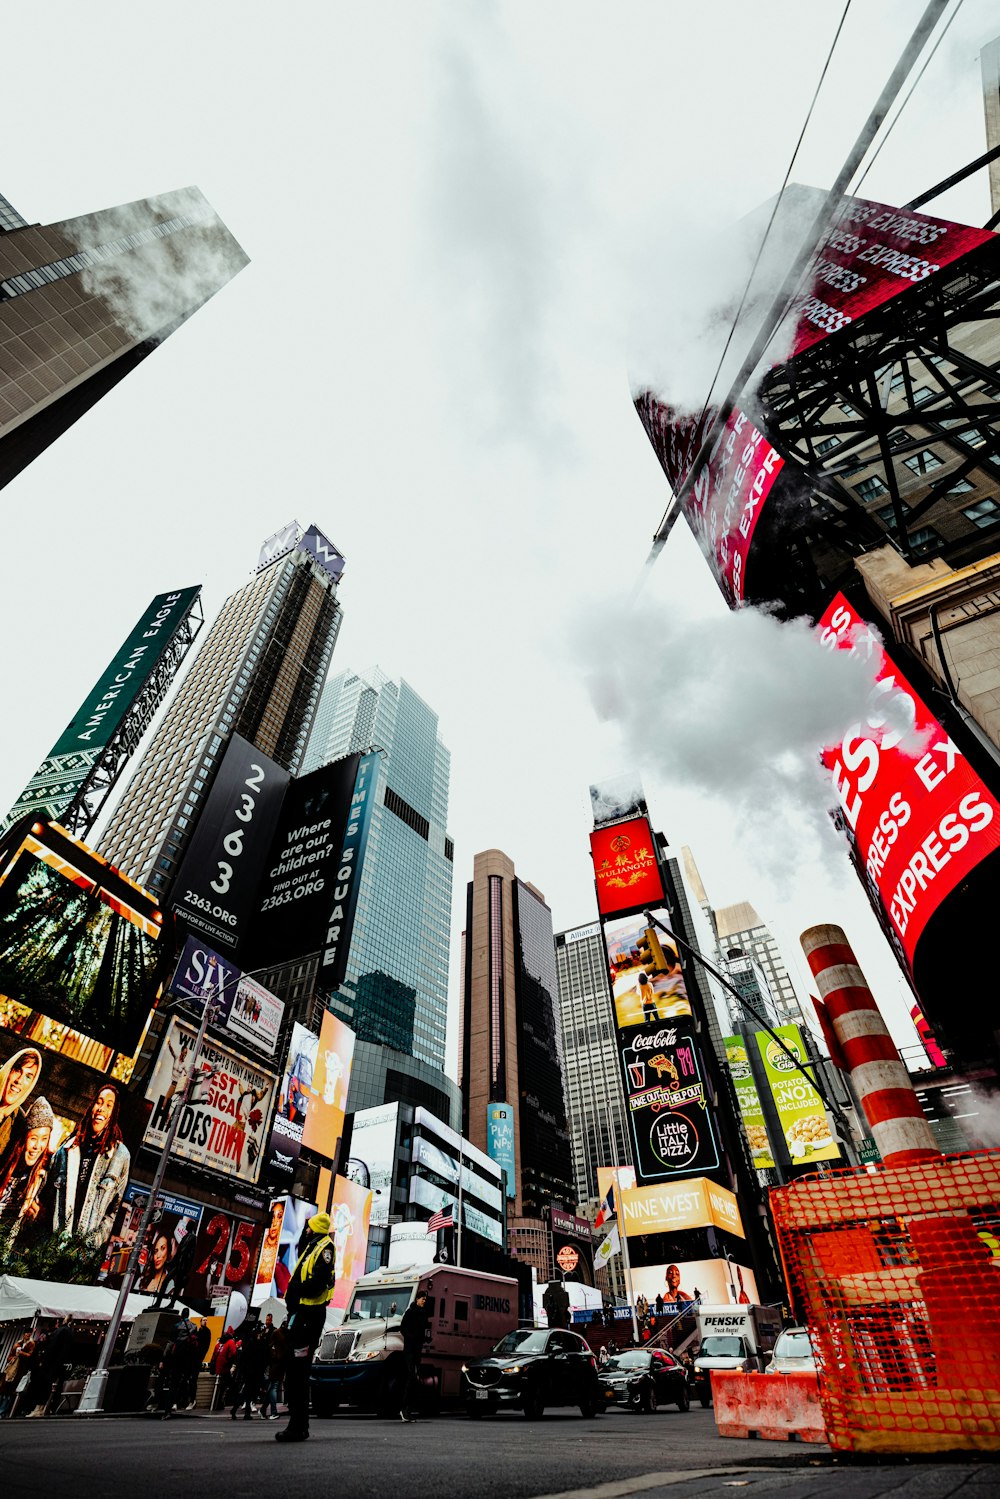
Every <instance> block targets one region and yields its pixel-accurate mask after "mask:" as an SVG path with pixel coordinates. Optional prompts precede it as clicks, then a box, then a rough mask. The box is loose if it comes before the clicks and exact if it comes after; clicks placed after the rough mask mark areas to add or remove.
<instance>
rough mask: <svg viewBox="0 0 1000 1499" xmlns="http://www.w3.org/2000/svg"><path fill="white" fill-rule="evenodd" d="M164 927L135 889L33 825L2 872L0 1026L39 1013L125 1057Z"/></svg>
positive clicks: (137, 1031) (72, 841) (143, 1016)
mask: <svg viewBox="0 0 1000 1499" xmlns="http://www.w3.org/2000/svg"><path fill="white" fill-rule="evenodd" d="M162 922H163V918H162V915H161V913H160V910H159V908H158V906H157V904H156V902H155V900H154V899H153V897H152V896H151V895H150V894H149V893H148V892H147V891H145V890H143V889H142V887H141V886H140V885H137V884H135V883H134V881H132V880H130V879H129V878H128V877H127V876H126V875H123V874H122V873H121V872H120V871H119V870H117V869H115V868H113V867H112V865H110V864H109V863H108V862H107V860H106V859H103V858H102V857H101V855H100V854H98V853H96V852H95V851H94V850H93V849H91V848H88V847H87V845H86V844H85V843H81V842H80V841H79V840H78V839H76V838H72V837H70V836H69V835H68V834H67V833H65V832H63V831H62V830H61V829H59V828H55V827H52V826H51V825H50V824H47V823H35V824H34V825H33V826H32V829H31V831H30V832H29V833H27V834H25V836H24V838H23V840H22V841H21V843H20V844H18V846H17V847H16V848H14V849H13V851H12V852H11V854H10V856H9V858H8V859H7V862H6V863H5V865H4V867H3V870H2V872H0V994H3V995H4V996H6V1003H5V1004H4V1005H3V1006H2V1009H0V1024H3V1025H12V1026H14V1027H15V1028H20V1026H21V1025H23V1024H24V1023H25V1021H26V1020H27V1018H28V1017H29V1015H30V1012H31V1011H37V1012H38V1013H39V1014H41V1015H45V1016H48V1017H49V1018H51V1019H52V1020H54V1021H59V1022H62V1023H63V1024H65V1025H68V1026H71V1027H72V1028H73V1029H74V1030H75V1031H78V1032H80V1033H82V1036H84V1037H88V1036H89V1037H92V1038H93V1039H94V1040H95V1041H99V1042H102V1043H103V1044H104V1045H106V1046H109V1047H112V1048H114V1049H116V1050H118V1051H123V1052H126V1053H129V1054H131V1053H132V1052H133V1051H134V1050H135V1047H136V1045H137V1044H138V1042H139V1039H140V1037H141V1035H142V1031H143V1027H144V1026H145V1024H146V1021H147V1019H148V1017H149V1012H150V1010H151V1009H152V1006H153V1002H154V1000H155V997H156V987H157V978H158V966H159V956H160V950H161V944H160V936H161V931H162Z"/></svg>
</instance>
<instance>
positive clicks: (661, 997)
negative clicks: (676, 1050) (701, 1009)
mask: <svg viewBox="0 0 1000 1499" xmlns="http://www.w3.org/2000/svg"><path fill="white" fill-rule="evenodd" d="M651 914H652V915H653V916H659V917H660V918H662V920H663V921H664V922H665V921H666V919H667V913H666V911H664V910H659V911H656V910H654V911H653V912H652V913H651ZM654 931H655V928H654ZM657 944H658V948H659V952H660V953H662V955H663V959H664V966H665V967H666V969H667V971H666V972H659V971H658V970H657V968H656V967H655V966H654V963H655V958H654V954H653V953H652V952H651V951H650V945H649V935H648V928H647V926H646V919H645V917H644V916H624V917H618V918H616V919H615V920H614V921H606V922H605V923H604V945H605V948H606V950H607V954H608V974H609V978H610V981H611V993H612V996H613V998H614V1002H615V1020H616V1022H617V1025H618V1029H619V1030H623V1029H625V1028H626V1027H627V1026H630V1025H643V1024H644V1023H645V1022H647V1021H653V1020H675V1019H676V1018H677V1017H678V1016H679V1015H690V1014H691V1001H690V999H689V998H688V992H687V986H686V984H685V982H684V973H683V971H682V969H681V964H680V959H679V957H678V954H677V949H676V947H674V946H673V944H672V943H671V941H670V939H669V938H668V937H667V936H665V935H664V934H663V933H658V934H657Z"/></svg>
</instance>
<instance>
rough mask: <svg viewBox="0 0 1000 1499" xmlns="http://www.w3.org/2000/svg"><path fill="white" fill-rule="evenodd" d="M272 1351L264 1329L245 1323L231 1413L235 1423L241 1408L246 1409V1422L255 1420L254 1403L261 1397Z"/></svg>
mask: <svg viewBox="0 0 1000 1499" xmlns="http://www.w3.org/2000/svg"><path fill="white" fill-rule="evenodd" d="M270 1351H271V1350H270V1339H269V1338H268V1336H267V1334H266V1333H265V1332H264V1329H263V1328H262V1327H254V1326H253V1325H252V1324H251V1323H246V1322H245V1323H244V1324H243V1340H242V1343H241V1345H240V1352H239V1358H238V1359H237V1362H236V1379H237V1390H236V1396H235V1398H234V1401H233V1409H232V1412H231V1415H232V1418H233V1420H234V1421H235V1420H236V1417H237V1414H238V1413H239V1409H240V1406H243V1407H244V1411H243V1419H244V1421H252V1420H253V1402H254V1401H255V1400H259V1399H260V1397H261V1393H262V1390H263V1385H264V1378H265V1375H266V1374H267V1361H268V1358H269V1357H270Z"/></svg>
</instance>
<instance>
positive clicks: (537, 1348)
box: [462, 1327, 602, 1420]
mask: <svg viewBox="0 0 1000 1499" xmlns="http://www.w3.org/2000/svg"><path fill="white" fill-rule="evenodd" d="M462 1399H463V1401H464V1403H465V1409H466V1412H467V1414H468V1415H470V1416H482V1415H495V1414H496V1412H497V1411H498V1410H505V1409H506V1410H522V1411H524V1414H525V1415H526V1416H527V1417H528V1418H529V1420H537V1419H538V1417H539V1416H540V1415H542V1413H543V1412H544V1410H545V1408H546V1406H551V1405H578V1406H579V1407H580V1414H581V1415H583V1416H593V1415H596V1413H597V1411H598V1410H599V1409H600V1408H601V1405H602V1402H601V1397H600V1387H599V1385H598V1380H597V1360H596V1359H595V1357H594V1355H593V1353H592V1352H591V1350H590V1347H589V1346H588V1344H587V1343H585V1342H584V1340H583V1338H581V1337H580V1335H579V1333H575V1332H563V1331H561V1330H559V1329H555V1330H553V1331H551V1332H548V1331H546V1329H545V1328H544V1327H536V1328H531V1327H522V1328H519V1329H518V1331H517V1332H509V1333H508V1334H507V1336H506V1337H505V1338H502V1339H501V1340H500V1342H499V1343H498V1344H497V1346H496V1347H495V1348H494V1350H493V1352H492V1354H491V1355H490V1357H489V1358H477V1359H476V1360H475V1362H474V1363H469V1364H464V1365H463V1366H462Z"/></svg>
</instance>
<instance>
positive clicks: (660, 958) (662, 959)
mask: <svg viewBox="0 0 1000 1499" xmlns="http://www.w3.org/2000/svg"><path fill="white" fill-rule="evenodd" d="M639 962H640V963H641V964H642V966H643V968H645V970H646V972H647V973H669V972H670V970H671V968H672V967H673V966H674V965H673V963H669V962H668V961H667V958H666V955H665V953H664V951H663V948H662V947H661V946H660V939H659V937H658V936H657V935H656V930H655V928H654V927H651V926H648V927H647V928H646V930H645V932H644V933H643V935H642V941H641V942H640V943H639Z"/></svg>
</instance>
